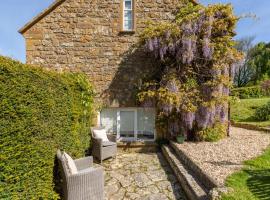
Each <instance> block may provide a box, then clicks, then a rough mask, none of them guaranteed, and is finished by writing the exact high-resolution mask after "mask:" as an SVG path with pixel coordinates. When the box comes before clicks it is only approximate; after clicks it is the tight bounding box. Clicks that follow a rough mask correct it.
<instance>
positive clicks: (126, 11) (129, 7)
mask: <svg viewBox="0 0 270 200" xmlns="http://www.w3.org/2000/svg"><path fill="white" fill-rule="evenodd" d="M133 27H134V22H133V0H123V30H124V31H132V30H133Z"/></svg>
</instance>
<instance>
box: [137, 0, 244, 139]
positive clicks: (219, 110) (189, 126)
mask: <svg viewBox="0 0 270 200" xmlns="http://www.w3.org/2000/svg"><path fill="white" fill-rule="evenodd" d="M182 5H183V6H179V11H178V13H177V14H176V16H175V19H174V20H173V21H172V22H170V23H168V22H167V23H158V24H157V23H151V22H150V23H149V25H148V27H147V28H146V29H145V30H144V32H143V33H142V34H141V45H143V46H144V47H145V49H146V51H147V52H148V53H150V54H153V55H154V56H155V58H156V59H158V60H159V61H160V63H161V64H160V65H159V66H157V67H158V68H159V69H158V70H157V74H154V75H153V77H154V78H152V79H150V80H145V82H144V85H143V87H142V88H141V90H140V92H139V93H138V99H139V101H140V102H141V103H142V104H143V105H144V106H156V107H157V108H158V114H157V115H158V116H157V126H158V128H159V131H161V132H163V133H164V134H166V136H169V137H174V136H176V135H179V134H182V135H185V136H186V138H187V139H193V140H194V139H195V140H202V138H203V139H204V140H208V139H207V137H206V136H203V137H202V136H201V134H202V133H204V135H207V133H209V132H210V131H207V130H212V129H215V127H220V125H222V126H224V127H226V126H227V124H228V123H227V122H228V96H229V88H230V86H231V79H230V70H231V67H232V66H233V64H234V63H235V62H237V61H238V60H239V59H240V58H241V54H240V53H239V52H238V51H237V50H236V49H235V48H234V45H235V42H234V41H233V37H234V36H235V31H234V29H235V26H236V23H237V21H238V17H236V16H235V15H234V14H233V8H232V6H231V5H229V4H228V5H223V4H216V5H210V6H208V7H204V6H202V5H200V4H195V3H191V2H189V1H187V2H185V3H183V4H182ZM218 130H221V131H216V134H221V135H222V136H225V135H226V128H219V129H218ZM213 132H215V131H211V135H213ZM219 132H221V133H219ZM215 138H220V137H215ZM210 140H211V139H210Z"/></svg>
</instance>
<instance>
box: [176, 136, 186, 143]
mask: <svg viewBox="0 0 270 200" xmlns="http://www.w3.org/2000/svg"><path fill="white" fill-rule="evenodd" d="M176 141H177V143H178V144H183V143H184V142H185V137H184V136H183V135H178V136H177V137H176Z"/></svg>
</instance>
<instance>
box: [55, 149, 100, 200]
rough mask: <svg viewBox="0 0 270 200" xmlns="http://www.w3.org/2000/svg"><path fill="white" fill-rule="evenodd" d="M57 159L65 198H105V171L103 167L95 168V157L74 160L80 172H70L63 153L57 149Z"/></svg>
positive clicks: (88, 199)
mask: <svg viewBox="0 0 270 200" xmlns="http://www.w3.org/2000/svg"><path fill="white" fill-rule="evenodd" d="M57 159H58V162H59V165H60V170H61V175H62V178H63V193H64V199H65V200H103V199H104V173H103V168H102V167H98V168H93V167H92V166H93V157H92V156H91V157H85V158H81V159H77V160H74V162H75V165H76V167H77V170H78V173H76V174H70V172H69V170H68V169H67V164H66V163H65V161H64V159H63V156H62V153H61V151H60V150H58V151H57Z"/></svg>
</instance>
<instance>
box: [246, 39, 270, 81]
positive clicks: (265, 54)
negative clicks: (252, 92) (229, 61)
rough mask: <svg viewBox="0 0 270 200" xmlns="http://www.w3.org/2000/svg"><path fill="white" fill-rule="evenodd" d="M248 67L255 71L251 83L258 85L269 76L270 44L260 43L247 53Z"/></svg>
mask: <svg viewBox="0 0 270 200" xmlns="http://www.w3.org/2000/svg"><path fill="white" fill-rule="evenodd" d="M248 65H249V66H250V67H251V68H252V69H253V70H254V71H255V72H254V77H253V81H254V84H258V82H259V81H261V80H263V77H264V76H268V77H269V76H270V43H264V42H260V43H258V44H257V45H255V46H254V47H253V48H252V49H250V52H249V60H248Z"/></svg>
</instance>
